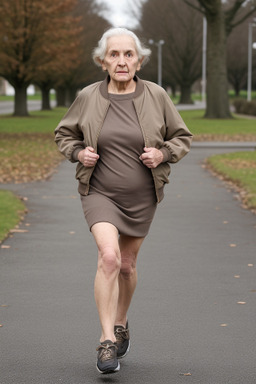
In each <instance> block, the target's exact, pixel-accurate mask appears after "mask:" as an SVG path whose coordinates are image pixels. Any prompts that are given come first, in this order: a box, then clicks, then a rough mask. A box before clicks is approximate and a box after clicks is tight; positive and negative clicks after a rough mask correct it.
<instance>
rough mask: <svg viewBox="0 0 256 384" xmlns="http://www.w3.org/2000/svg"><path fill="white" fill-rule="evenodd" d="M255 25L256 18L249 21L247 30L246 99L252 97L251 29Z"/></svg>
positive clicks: (249, 99)
mask: <svg viewBox="0 0 256 384" xmlns="http://www.w3.org/2000/svg"><path fill="white" fill-rule="evenodd" d="M253 27H256V18H254V19H253V22H252V23H249V31H248V81H247V101H251V99H252V50H253V48H254V46H253V45H254V44H252V29H253Z"/></svg>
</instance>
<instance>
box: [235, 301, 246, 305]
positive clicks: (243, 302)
mask: <svg viewBox="0 0 256 384" xmlns="http://www.w3.org/2000/svg"><path fill="white" fill-rule="evenodd" d="M237 304H246V301H238V302H237Z"/></svg>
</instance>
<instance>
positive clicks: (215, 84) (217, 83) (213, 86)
mask: <svg viewBox="0 0 256 384" xmlns="http://www.w3.org/2000/svg"><path fill="white" fill-rule="evenodd" d="M218 8H219V9H218V11H217V13H216V14H215V15H214V17H213V16H212V15H210V16H209V15H208V17H207V27H208V30H207V92H206V93H207V106H206V113H205V117H207V118H224V119H225V118H231V114H230V108H229V98H228V80H227V63H226V39H227V37H226V30H225V20H224V17H225V16H224V13H223V10H222V3H221V1H220V2H219V6H218Z"/></svg>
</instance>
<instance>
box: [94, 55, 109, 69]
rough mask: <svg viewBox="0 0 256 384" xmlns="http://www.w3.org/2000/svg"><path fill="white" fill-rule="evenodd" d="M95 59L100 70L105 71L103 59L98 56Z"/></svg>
mask: <svg viewBox="0 0 256 384" xmlns="http://www.w3.org/2000/svg"><path fill="white" fill-rule="evenodd" d="M96 60H97V62H98V63H99V65H100V66H101V68H102V70H103V71H106V70H107V68H106V66H105V63H104V60H101V59H100V58H99V57H97V59H96Z"/></svg>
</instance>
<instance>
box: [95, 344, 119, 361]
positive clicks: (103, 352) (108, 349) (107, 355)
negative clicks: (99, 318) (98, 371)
mask: <svg viewBox="0 0 256 384" xmlns="http://www.w3.org/2000/svg"><path fill="white" fill-rule="evenodd" d="M115 349H117V346H116V345H114V344H101V345H99V346H98V348H97V349H96V351H99V358H100V360H101V361H107V360H111V359H113V357H114V356H113V355H114V350H115Z"/></svg>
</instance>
